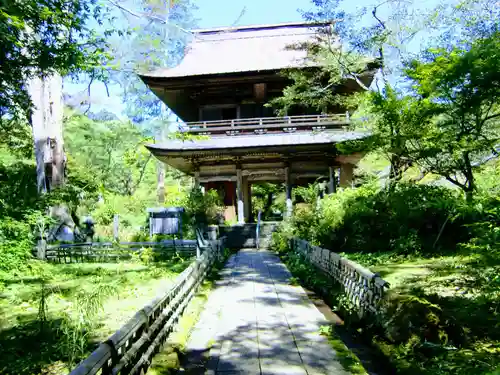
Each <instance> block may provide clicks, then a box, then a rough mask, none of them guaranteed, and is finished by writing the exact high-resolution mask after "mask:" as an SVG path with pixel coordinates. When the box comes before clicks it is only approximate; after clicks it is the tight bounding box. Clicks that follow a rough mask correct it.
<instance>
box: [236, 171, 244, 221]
mask: <svg viewBox="0 0 500 375" xmlns="http://www.w3.org/2000/svg"><path fill="white" fill-rule="evenodd" d="M236 200H237V211H238V223H239V224H244V223H245V208H244V204H243V177H242V174H241V169H240V168H238V169H237V170H236Z"/></svg>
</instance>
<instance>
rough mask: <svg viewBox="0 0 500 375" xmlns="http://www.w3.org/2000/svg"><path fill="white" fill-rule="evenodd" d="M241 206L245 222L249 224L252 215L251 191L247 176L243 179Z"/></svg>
mask: <svg viewBox="0 0 500 375" xmlns="http://www.w3.org/2000/svg"><path fill="white" fill-rule="evenodd" d="M243 206H244V213H245V222H246V223H249V222H250V216H251V213H252V191H251V188H250V183H249V182H248V176H245V177H243Z"/></svg>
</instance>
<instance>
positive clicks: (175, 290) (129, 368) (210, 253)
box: [70, 238, 225, 375]
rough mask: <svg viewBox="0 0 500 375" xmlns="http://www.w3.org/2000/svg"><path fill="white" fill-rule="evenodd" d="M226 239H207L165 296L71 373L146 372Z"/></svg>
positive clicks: (220, 252) (108, 374)
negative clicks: (198, 254)
mask: <svg viewBox="0 0 500 375" xmlns="http://www.w3.org/2000/svg"><path fill="white" fill-rule="evenodd" d="M224 242H225V239H224V238H222V239H219V240H209V241H207V243H206V247H204V248H202V249H201V250H202V251H201V255H200V256H199V257H198V258H197V259H196V260H195V261H193V263H191V265H190V266H189V267H188V268H187V269H185V270H184V271H183V272H182V273H181V274H180V275H179V276H178V277H177V279H176V280H175V283H174V285H173V286H172V287H171V288H170V289H169V290H168V291H167V292H166V293H165V294H164V295H163V296H160V297H157V298H155V299H154V300H153V301H151V302H150V303H149V304H148V305H146V306H145V307H144V308H142V309H141V310H139V311H138V312H137V313H136V314H135V315H134V317H132V319H130V320H129V321H128V323H126V324H125V325H124V326H123V327H121V328H120V329H119V330H118V331H116V332H115V333H114V334H113V335H112V336H111V337H110V338H109V339H108V340H106V341H105V342H103V343H101V344H100V345H99V347H98V348H97V349H96V350H95V351H94V352H93V353H92V354H91V355H90V356H89V357H88V358H86V359H85V360H83V361H82V362H81V363H80V364H79V365H78V366H77V367H76V368H75V369H74V370H73V371H72V372H71V373H70V375H95V374H102V375H117V374H145V373H146V371H147V369H148V367H149V365H150V364H151V360H152V357H153V355H154V354H156V353H158V352H159V351H160V350H161V348H162V346H163V344H164V343H165V341H166V339H167V338H168V336H169V334H170V333H171V332H172V331H173V329H174V328H175V325H176V323H177V322H178V320H179V318H180V316H181V314H182V312H183V311H184V308H185V307H186V306H187V304H188V303H189V301H190V300H191V298H192V297H193V296H194V294H195V293H196V291H197V289H198V287H199V286H200V284H201V283H202V282H203V280H204V279H205V277H206V276H207V274H208V272H209V271H210V269H211V267H212V265H213V263H214V262H215V261H216V260H217V259H220V257H221V256H222V252H223V249H224Z"/></svg>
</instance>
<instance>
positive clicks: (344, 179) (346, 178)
mask: <svg viewBox="0 0 500 375" xmlns="http://www.w3.org/2000/svg"><path fill="white" fill-rule="evenodd" d="M353 170H354V165H352V164H342V165H341V166H340V186H341V187H344V188H345V187H352V181H353V179H352V175H353Z"/></svg>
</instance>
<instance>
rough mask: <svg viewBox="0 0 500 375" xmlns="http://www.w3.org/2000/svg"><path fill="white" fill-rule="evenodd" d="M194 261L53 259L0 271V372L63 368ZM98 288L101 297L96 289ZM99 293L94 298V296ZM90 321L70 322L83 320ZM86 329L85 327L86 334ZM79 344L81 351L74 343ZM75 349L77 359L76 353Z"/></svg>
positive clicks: (55, 371)
mask: <svg viewBox="0 0 500 375" xmlns="http://www.w3.org/2000/svg"><path fill="white" fill-rule="evenodd" d="M189 263H190V260H189V259H176V260H172V261H170V262H162V263H152V264H149V265H144V264H142V263H131V262H128V263H114V264H99V263H81V264H48V263H44V262H39V261H35V260H33V261H30V263H29V264H28V267H27V268H26V270H25V271H23V272H10V273H8V274H7V273H2V274H0V352H1V353H2V355H1V356H0V374H21V373H27V374H45V373H50V374H63V373H66V372H67V371H68V370H69V369H70V368H71V367H72V366H73V365H74V364H75V363H73V362H78V361H79V360H80V359H82V358H84V357H85V356H86V355H88V354H89V353H90V352H91V351H92V350H93V349H94V348H95V346H96V345H97V344H98V343H99V342H100V341H102V340H104V339H106V338H107V337H109V335H111V334H112V333H113V332H115V331H116V330H117V329H118V328H120V327H121V326H122V325H123V324H124V323H126V321H127V320H128V319H129V318H130V317H131V316H133V315H134V314H135V312H136V311H137V310H139V309H140V308H142V307H143V306H144V305H145V304H147V303H148V302H149V301H150V300H151V299H152V298H154V297H155V296H156V295H158V294H160V293H162V291H164V290H165V289H168V287H169V286H170V284H171V282H173V280H174V279H175V277H176V276H177V275H178V274H179V273H180V272H182V270H183V269H185V268H186V267H187V266H188V264H189ZM97 294H99V295H97ZM89 298H90V299H92V300H93V301H94V302H93V301H90V300H88V299H89ZM82 309H83V310H93V311H92V315H91V316H90V315H88V316H86V318H88V319H89V320H91V321H92V322H91V323H92V324H91V326H90V325H87V326H85V327H83V326H78V325H75V324H66V323H67V322H68V319H66V318H68V317H71V318H72V319H71V321H72V322H78V321H80V320H82V319H83V318H82V317H80V314H86V312H85V311H83V310H82ZM81 331H84V332H83V333H82V332H81ZM73 338H74V341H73V343H72V344H71V345H73V344H75V343H78V346H79V350H78V352H73V351H72V352H71V353H69V352H68V347H67V346H68V345H70V343H71V341H70V340H73ZM75 353H76V355H77V356H76V357H75Z"/></svg>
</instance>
